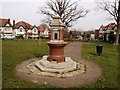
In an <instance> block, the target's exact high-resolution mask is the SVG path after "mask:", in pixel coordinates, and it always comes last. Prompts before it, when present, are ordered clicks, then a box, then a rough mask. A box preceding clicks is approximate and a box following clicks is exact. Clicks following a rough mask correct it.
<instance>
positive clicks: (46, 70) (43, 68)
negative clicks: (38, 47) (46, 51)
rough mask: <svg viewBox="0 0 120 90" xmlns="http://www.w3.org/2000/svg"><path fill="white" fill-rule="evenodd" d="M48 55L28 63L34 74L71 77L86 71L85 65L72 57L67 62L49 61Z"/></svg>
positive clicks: (67, 58)
mask: <svg viewBox="0 0 120 90" xmlns="http://www.w3.org/2000/svg"><path fill="white" fill-rule="evenodd" d="M47 58H48V56H43V58H42V59H41V60H37V61H34V62H32V63H30V64H28V65H27V68H28V69H29V70H30V71H31V72H32V73H34V74H38V75H42V76H53V77H70V76H74V75H77V74H80V73H84V72H85V65H84V64H81V63H78V62H75V61H73V60H72V59H71V58H70V57H66V58H65V62H61V63H57V62H55V61H51V62H50V61H48V60H47Z"/></svg>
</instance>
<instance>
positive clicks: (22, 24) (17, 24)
mask: <svg viewBox="0 0 120 90" xmlns="http://www.w3.org/2000/svg"><path fill="white" fill-rule="evenodd" d="M20 26H22V27H23V28H25V29H31V27H32V25H31V24H29V23H27V22H24V21H20V22H18V23H16V24H15V25H14V26H13V28H14V29H18V28H19V27H20Z"/></svg>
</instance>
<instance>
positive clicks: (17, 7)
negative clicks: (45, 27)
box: [0, 0, 114, 30]
mask: <svg viewBox="0 0 120 90" xmlns="http://www.w3.org/2000/svg"><path fill="white" fill-rule="evenodd" d="M46 1H47V0H1V1H0V17H1V18H10V19H11V20H15V21H16V22H18V21H26V22H29V23H30V24H32V25H40V24H41V21H42V20H43V19H46V18H45V16H44V15H42V14H40V13H38V11H39V8H43V7H44V5H45V2H46ZM77 1H79V0H77ZM78 4H79V6H81V7H82V8H84V9H89V10H90V12H89V13H88V14H87V16H86V17H84V18H81V19H79V20H78V21H77V22H76V23H75V24H74V25H73V28H76V29H78V30H92V29H97V28H99V27H100V25H102V24H103V25H107V24H108V23H110V22H114V21H109V20H107V18H108V16H109V15H108V13H105V12H101V11H96V10H95V8H96V3H95V0H81V1H80V2H79V3H78Z"/></svg>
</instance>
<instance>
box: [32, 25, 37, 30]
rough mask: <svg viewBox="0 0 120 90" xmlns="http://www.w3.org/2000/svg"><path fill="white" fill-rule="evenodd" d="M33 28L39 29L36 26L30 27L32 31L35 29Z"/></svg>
mask: <svg viewBox="0 0 120 90" xmlns="http://www.w3.org/2000/svg"><path fill="white" fill-rule="evenodd" d="M33 28H37V29H38V27H37V26H35V25H34V26H31V27H30V29H33Z"/></svg>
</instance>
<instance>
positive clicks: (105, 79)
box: [82, 42, 120, 88]
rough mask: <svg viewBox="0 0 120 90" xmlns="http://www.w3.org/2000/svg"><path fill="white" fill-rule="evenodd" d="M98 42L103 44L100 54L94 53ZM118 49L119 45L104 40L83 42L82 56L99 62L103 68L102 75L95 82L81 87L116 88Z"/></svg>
mask: <svg viewBox="0 0 120 90" xmlns="http://www.w3.org/2000/svg"><path fill="white" fill-rule="evenodd" d="M98 44H101V45H103V53H102V55H101V56H98V55H97V54H96V45H98ZM118 47H119V48H118ZM118 49H120V46H115V45H112V44H109V43H105V42H94V43H89V42H88V43H83V45H82V58H85V59H87V60H89V61H92V62H95V63H97V64H99V65H100V66H101V68H102V69H103V76H102V77H101V78H100V79H99V80H98V81H97V82H95V83H91V84H89V85H84V86H82V87H88V88H95V87H96V88H118ZM93 73H94V72H93ZM94 74H95V73H94Z"/></svg>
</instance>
